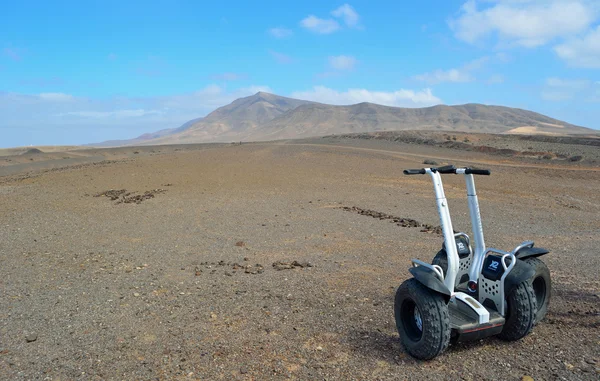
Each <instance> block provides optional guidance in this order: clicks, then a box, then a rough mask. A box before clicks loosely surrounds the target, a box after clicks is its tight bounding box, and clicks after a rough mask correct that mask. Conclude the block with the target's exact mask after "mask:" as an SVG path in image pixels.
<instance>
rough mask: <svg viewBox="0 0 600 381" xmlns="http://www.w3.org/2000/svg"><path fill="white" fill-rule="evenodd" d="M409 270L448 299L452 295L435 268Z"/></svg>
mask: <svg viewBox="0 0 600 381" xmlns="http://www.w3.org/2000/svg"><path fill="white" fill-rule="evenodd" d="M408 271H410V273H411V274H412V275H413V277H415V279H416V280H418V281H419V282H420V283H421V284H423V286H425V287H427V288H429V289H431V290H433V291H435V292H438V293H440V294H442V295H444V296H446V301H448V300H450V296H451V295H452V293H451V292H450V290H448V288H447V287H446V285H445V284H444V282H442V281H441V280H440V279H439V278H438V277H437V276H436V275H435V273H434V272H433V270H431V269H430V268H427V267H425V266H417V267H411V268H410V269H408ZM511 272H512V271H511ZM532 275H533V274H532Z"/></svg>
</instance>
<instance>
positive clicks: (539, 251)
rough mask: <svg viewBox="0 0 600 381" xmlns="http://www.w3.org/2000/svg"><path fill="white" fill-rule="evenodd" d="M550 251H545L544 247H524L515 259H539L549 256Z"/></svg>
mask: <svg viewBox="0 0 600 381" xmlns="http://www.w3.org/2000/svg"><path fill="white" fill-rule="evenodd" d="M549 252H550V251H549V250H548V249H544V248H543V247H533V246H532V247H524V248H522V249H521V250H519V251H517V253H516V254H515V257H517V258H518V259H525V258H529V257H532V258H533V257H539V256H541V255H544V254H548V253H549Z"/></svg>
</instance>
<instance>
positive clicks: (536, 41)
mask: <svg viewBox="0 0 600 381" xmlns="http://www.w3.org/2000/svg"><path fill="white" fill-rule="evenodd" d="M488 3H489V2H488ZM491 3H492V5H491V6H486V7H484V8H482V9H478V3H477V2H476V1H475V0H469V1H467V2H466V3H464V4H463V6H462V7H461V10H460V14H459V16H458V17H457V18H455V19H451V20H450V21H449V24H450V27H451V28H452V29H453V30H454V33H455V35H456V37H457V38H459V39H461V40H463V41H466V42H468V43H476V42H478V41H481V40H483V39H485V38H487V37H489V36H491V35H497V37H498V40H499V42H500V43H508V44H516V45H519V46H524V47H529V48H532V47H536V46H540V45H544V44H546V43H548V42H549V41H551V40H553V39H555V38H565V37H569V36H574V35H576V34H578V33H580V32H583V31H585V30H587V29H588V28H589V26H590V25H591V24H592V22H593V21H594V19H595V17H596V13H597V12H596V7H593V6H591V5H589V2H588V1H585V0H550V1H493V2H491Z"/></svg>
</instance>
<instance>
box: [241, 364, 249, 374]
mask: <svg viewBox="0 0 600 381" xmlns="http://www.w3.org/2000/svg"><path fill="white" fill-rule="evenodd" d="M240 373H241V374H246V373H248V368H246V367H245V366H243V367H241V368H240Z"/></svg>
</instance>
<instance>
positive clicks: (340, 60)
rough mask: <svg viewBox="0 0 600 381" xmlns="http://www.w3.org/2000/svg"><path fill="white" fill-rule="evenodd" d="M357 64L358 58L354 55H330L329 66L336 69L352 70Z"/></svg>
mask: <svg viewBox="0 0 600 381" xmlns="http://www.w3.org/2000/svg"><path fill="white" fill-rule="evenodd" d="M354 65H356V58H354V57H352V56H330V57H329V66H331V68H332V69H335V70H352V69H354Z"/></svg>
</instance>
